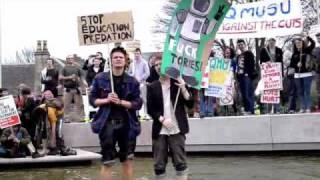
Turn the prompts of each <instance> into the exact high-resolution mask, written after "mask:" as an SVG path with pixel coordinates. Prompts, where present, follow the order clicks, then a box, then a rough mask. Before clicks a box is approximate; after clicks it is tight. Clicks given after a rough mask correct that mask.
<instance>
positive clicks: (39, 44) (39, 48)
mask: <svg viewBox="0 0 320 180" xmlns="http://www.w3.org/2000/svg"><path fill="white" fill-rule="evenodd" d="M41 50H42V49H41V41H40V40H38V41H37V52H41Z"/></svg>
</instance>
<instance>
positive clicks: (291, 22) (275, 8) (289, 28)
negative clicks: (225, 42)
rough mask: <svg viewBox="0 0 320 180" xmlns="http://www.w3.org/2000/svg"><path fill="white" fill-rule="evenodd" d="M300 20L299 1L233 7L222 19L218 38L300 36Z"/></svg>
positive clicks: (267, 1)
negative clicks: (298, 34)
mask: <svg viewBox="0 0 320 180" xmlns="http://www.w3.org/2000/svg"><path fill="white" fill-rule="evenodd" d="M302 28H303V18H302V12H301V4H300V1H298V0H277V1H275V0H263V1H259V2H253V3H245V4H234V5H233V6H232V7H231V8H230V10H229V12H228V14H227V15H226V17H225V20H224V21H223V23H222V25H221V27H220V29H219V31H218V33H217V37H218V38H238V37H241V38H258V37H269V36H272V37H274V36H275V35H276V36H286V35H292V34H297V33H301V32H302Z"/></svg>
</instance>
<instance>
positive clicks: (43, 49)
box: [42, 40, 48, 52]
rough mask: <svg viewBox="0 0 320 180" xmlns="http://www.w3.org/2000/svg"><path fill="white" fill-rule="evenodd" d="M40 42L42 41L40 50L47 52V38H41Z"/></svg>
mask: <svg viewBox="0 0 320 180" xmlns="http://www.w3.org/2000/svg"><path fill="white" fill-rule="evenodd" d="M42 42H43V47H42V51H43V52H48V47H47V40H43V41H42Z"/></svg>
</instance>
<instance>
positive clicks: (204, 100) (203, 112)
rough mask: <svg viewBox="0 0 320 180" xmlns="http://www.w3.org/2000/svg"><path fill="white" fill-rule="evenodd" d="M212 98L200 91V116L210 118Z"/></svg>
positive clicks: (212, 112)
mask: <svg viewBox="0 0 320 180" xmlns="http://www.w3.org/2000/svg"><path fill="white" fill-rule="evenodd" d="M213 100H214V97H209V96H205V95H204V89H201V90H200V116H203V117H204V116H205V117H212V116H213V115H214V103H213Z"/></svg>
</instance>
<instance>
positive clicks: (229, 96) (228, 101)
mask: <svg viewBox="0 0 320 180" xmlns="http://www.w3.org/2000/svg"><path fill="white" fill-rule="evenodd" d="M233 88H234V87H233V83H232V85H231V86H227V87H226V93H225V94H224V95H223V96H222V97H221V98H219V100H220V103H219V104H220V106H229V105H233Z"/></svg>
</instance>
